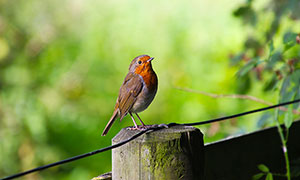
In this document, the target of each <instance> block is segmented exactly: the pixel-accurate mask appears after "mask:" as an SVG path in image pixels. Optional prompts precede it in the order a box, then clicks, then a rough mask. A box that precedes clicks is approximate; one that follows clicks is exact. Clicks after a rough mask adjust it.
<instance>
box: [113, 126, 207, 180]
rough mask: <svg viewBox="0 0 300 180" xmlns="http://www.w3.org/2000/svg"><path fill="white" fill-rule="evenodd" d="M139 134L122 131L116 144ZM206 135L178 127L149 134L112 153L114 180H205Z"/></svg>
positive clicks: (114, 140)
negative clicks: (204, 147) (204, 139)
mask: <svg viewBox="0 0 300 180" xmlns="http://www.w3.org/2000/svg"><path fill="white" fill-rule="evenodd" d="M138 132H140V131H139V130H129V129H127V128H124V129H122V130H121V131H120V132H119V133H118V134H117V135H116V136H115V137H114V138H113V140H112V143H113V144H116V143H118V142H121V141H124V140H126V139H128V138H130V137H132V136H133V135H135V134H136V133H138ZM203 163H204V153H203V135H202V133H201V132H200V130H199V129H197V128H194V127H189V126H175V127H172V128H168V129H162V130H159V131H155V132H151V133H146V134H144V135H142V136H140V137H138V138H137V139H135V140H133V141H131V142H129V143H127V144H125V145H123V146H121V147H119V148H116V149H113V151H112V177H113V179H114V180H119V179H122V180H129V179H130V180H131V179H135V180H139V179H140V180H144V179H148V180H152V179H153V180H154V179H165V180H168V179H170V180H173V179H187V180H190V179H203Z"/></svg>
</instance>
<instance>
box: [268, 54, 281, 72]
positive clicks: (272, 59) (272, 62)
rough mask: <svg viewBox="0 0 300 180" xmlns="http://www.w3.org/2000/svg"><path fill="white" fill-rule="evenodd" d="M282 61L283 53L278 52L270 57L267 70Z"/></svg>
mask: <svg viewBox="0 0 300 180" xmlns="http://www.w3.org/2000/svg"><path fill="white" fill-rule="evenodd" d="M280 60H282V53H281V52H280V51H276V52H275V53H273V54H272V55H271V56H270V57H269V59H268V63H267V66H266V68H267V69H271V68H273V67H274V65H275V64H276V63H277V61H280Z"/></svg>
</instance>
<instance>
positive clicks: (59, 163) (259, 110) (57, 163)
mask: <svg viewBox="0 0 300 180" xmlns="http://www.w3.org/2000/svg"><path fill="white" fill-rule="evenodd" d="M297 102H300V99H297V100H294V101H289V102H285V103H280V104H276V105H273V106H268V107H265V108H260V109H255V110H252V111H247V112H243V113H239V114H235V115H231V116H225V117H221V118H216V119H211V120H207V121H202V122H195V123H183V124H177V123H169V124H161V125H158V126H154V127H151V128H148V129H145V130H142V131H141V132H139V133H137V134H135V135H133V136H132V137H130V138H128V139H127V140H125V141H122V142H119V143H117V144H114V145H111V146H108V147H105V148H102V149H98V150H96V151H92V152H88V153H85V154H81V155H78V156H74V157H71V158H68V159H65V160H62V161H58V162H55V163H51V164H47V165H44V166H40V167H37V168H34V169H31V170H28V171H24V172H21V173H17V174H14V175H11V176H7V177H5V178H3V179H1V180H9V179H14V178H17V177H21V176H24V175H26V174H30V173H33V172H36V171H41V170H44V169H48V168H50V167H54V166H58V165H61V164H65V163H68V162H72V161H75V160H78V159H82V158H85V157H88V156H92V155H94V154H98V153H101V152H104V151H108V150H111V149H114V148H117V147H120V146H122V145H124V144H126V143H128V142H130V141H132V140H134V139H136V138H138V137H139V136H141V135H143V134H145V133H147V132H153V131H158V130H160V129H164V128H170V127H173V126H196V125H203V124H209V123H213V122H217V121H223V120H226V119H232V118H236V117H240V116H244V115H248V114H252V113H256V112H261V111H265V110H269V109H272V108H276V107H280V106H285V105H289V104H293V103H297Z"/></svg>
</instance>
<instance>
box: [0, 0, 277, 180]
mask: <svg viewBox="0 0 300 180" xmlns="http://www.w3.org/2000/svg"><path fill="white" fill-rule="evenodd" d="M242 3H244V1H242V0H240V1H233V0H216V1H204V0H200V1H198V0H192V1H188V2H187V1H183V0H174V1H158V0H146V1H140V0H129V1H120V0H111V1H97V0H88V1H84V0H43V1H40V0H19V1H16V0H0V178H1V177H4V176H7V175H10V174H14V173H17V172H20V171H24V170H28V169H30V168H34V167H36V166H40V165H45V164H48V163H52V162H55V161H58V160H62V159H65V158H68V157H71V156H75V155H78V154H82V153H85V152H89V151H93V150H95V149H98V148H102V147H105V146H108V145H110V143H111V139H112V138H113V137H114V136H115V135H116V133H118V131H120V129H121V128H124V127H126V126H131V125H132V121H131V119H130V117H126V118H125V119H124V120H123V121H122V122H121V123H119V122H115V124H114V125H113V127H112V128H111V130H110V132H109V133H108V135H107V136H105V137H101V132H102V130H103V128H104V127H105V125H106V123H107V122H108V120H109V118H110V116H111V115H112V112H113V108H114V105H115V101H116V98H117V96H118V91H119V87H120V85H121V84H122V82H123V79H124V77H125V75H126V74H127V71H128V66H129V64H130V62H131V60H132V59H133V58H134V57H136V56H138V55H141V54H148V55H150V56H153V57H155V60H154V61H153V67H154V70H155V71H156V73H157V75H158V78H159V89H158V93H157V96H156V98H155V99H154V101H153V103H152V104H151V105H150V107H149V108H148V109H147V110H146V111H144V112H142V113H140V116H141V117H142V119H143V121H144V122H145V123H147V124H159V123H170V122H177V123H182V122H195V121H204V120H208V119H211V118H216V117H220V116H225V115H231V114H235V113H239V112H242V111H246V110H252V109H255V108H259V107H264V106H265V105H261V104H259V103H256V102H251V101H247V100H238V99H230V98H229V99H228V98H221V99H215V98H211V97H207V96H203V95H200V94H195V93H190V92H186V91H182V90H178V89H176V88H175V87H187V88H192V89H196V90H201V91H205V92H211V93H217V94H232V93H237V91H236V89H237V85H236V76H235V74H236V72H237V70H238V68H237V67H233V66H230V65H229V56H230V54H231V53H235V52H236V51H240V50H241V49H242V48H243V42H244V41H245V39H246V35H247V30H245V29H244V28H243V26H244V24H243V23H242V22H241V21H240V20H239V19H235V18H234V17H233V15H232V12H233V11H234V10H235V9H236V8H237V7H239V6H240V5H241V4H242ZM261 4H263V3H262V2H257V3H256V4H254V5H255V6H258V7H260V6H262V5H261ZM264 20H265V21H268V17H266V18H265V19H264ZM252 86H254V88H253V87H252V88H251V90H249V91H248V92H247V94H249V95H254V96H256V97H258V98H262V99H264V100H267V101H270V102H272V103H275V102H276V101H277V98H276V96H274V93H272V92H271V93H270V92H268V93H264V92H262V91H261V87H262V84H259V83H258V84H253V85H252ZM259 117H260V115H249V116H246V117H242V118H239V121H237V120H235V119H233V120H231V121H227V122H222V123H215V124H212V125H205V126H201V127H199V128H200V129H201V130H202V131H203V133H204V134H205V142H212V141H215V140H219V139H221V138H224V137H227V136H230V135H235V134H241V133H246V132H251V131H254V130H256V129H258V128H260V126H259V125H258V124H257V121H256V119H258V118H259ZM110 170H111V152H105V153H101V154H98V155H95V156H92V157H89V158H85V159H82V160H79V161H76V162H72V163H69V164H66V165H62V166H59V167H55V168H51V169H48V170H45V171H42V172H39V173H34V174H31V175H28V176H26V177H24V179H91V178H92V177H95V176H97V175H99V174H102V173H105V172H108V171H110Z"/></svg>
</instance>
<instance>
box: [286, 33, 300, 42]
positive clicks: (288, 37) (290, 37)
mask: <svg viewBox="0 0 300 180" xmlns="http://www.w3.org/2000/svg"><path fill="white" fill-rule="evenodd" d="M297 35H298V34H297V33H293V32H290V31H288V32H286V33H285V34H284V35H283V43H284V44H288V43H295V44H296V37H297Z"/></svg>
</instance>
